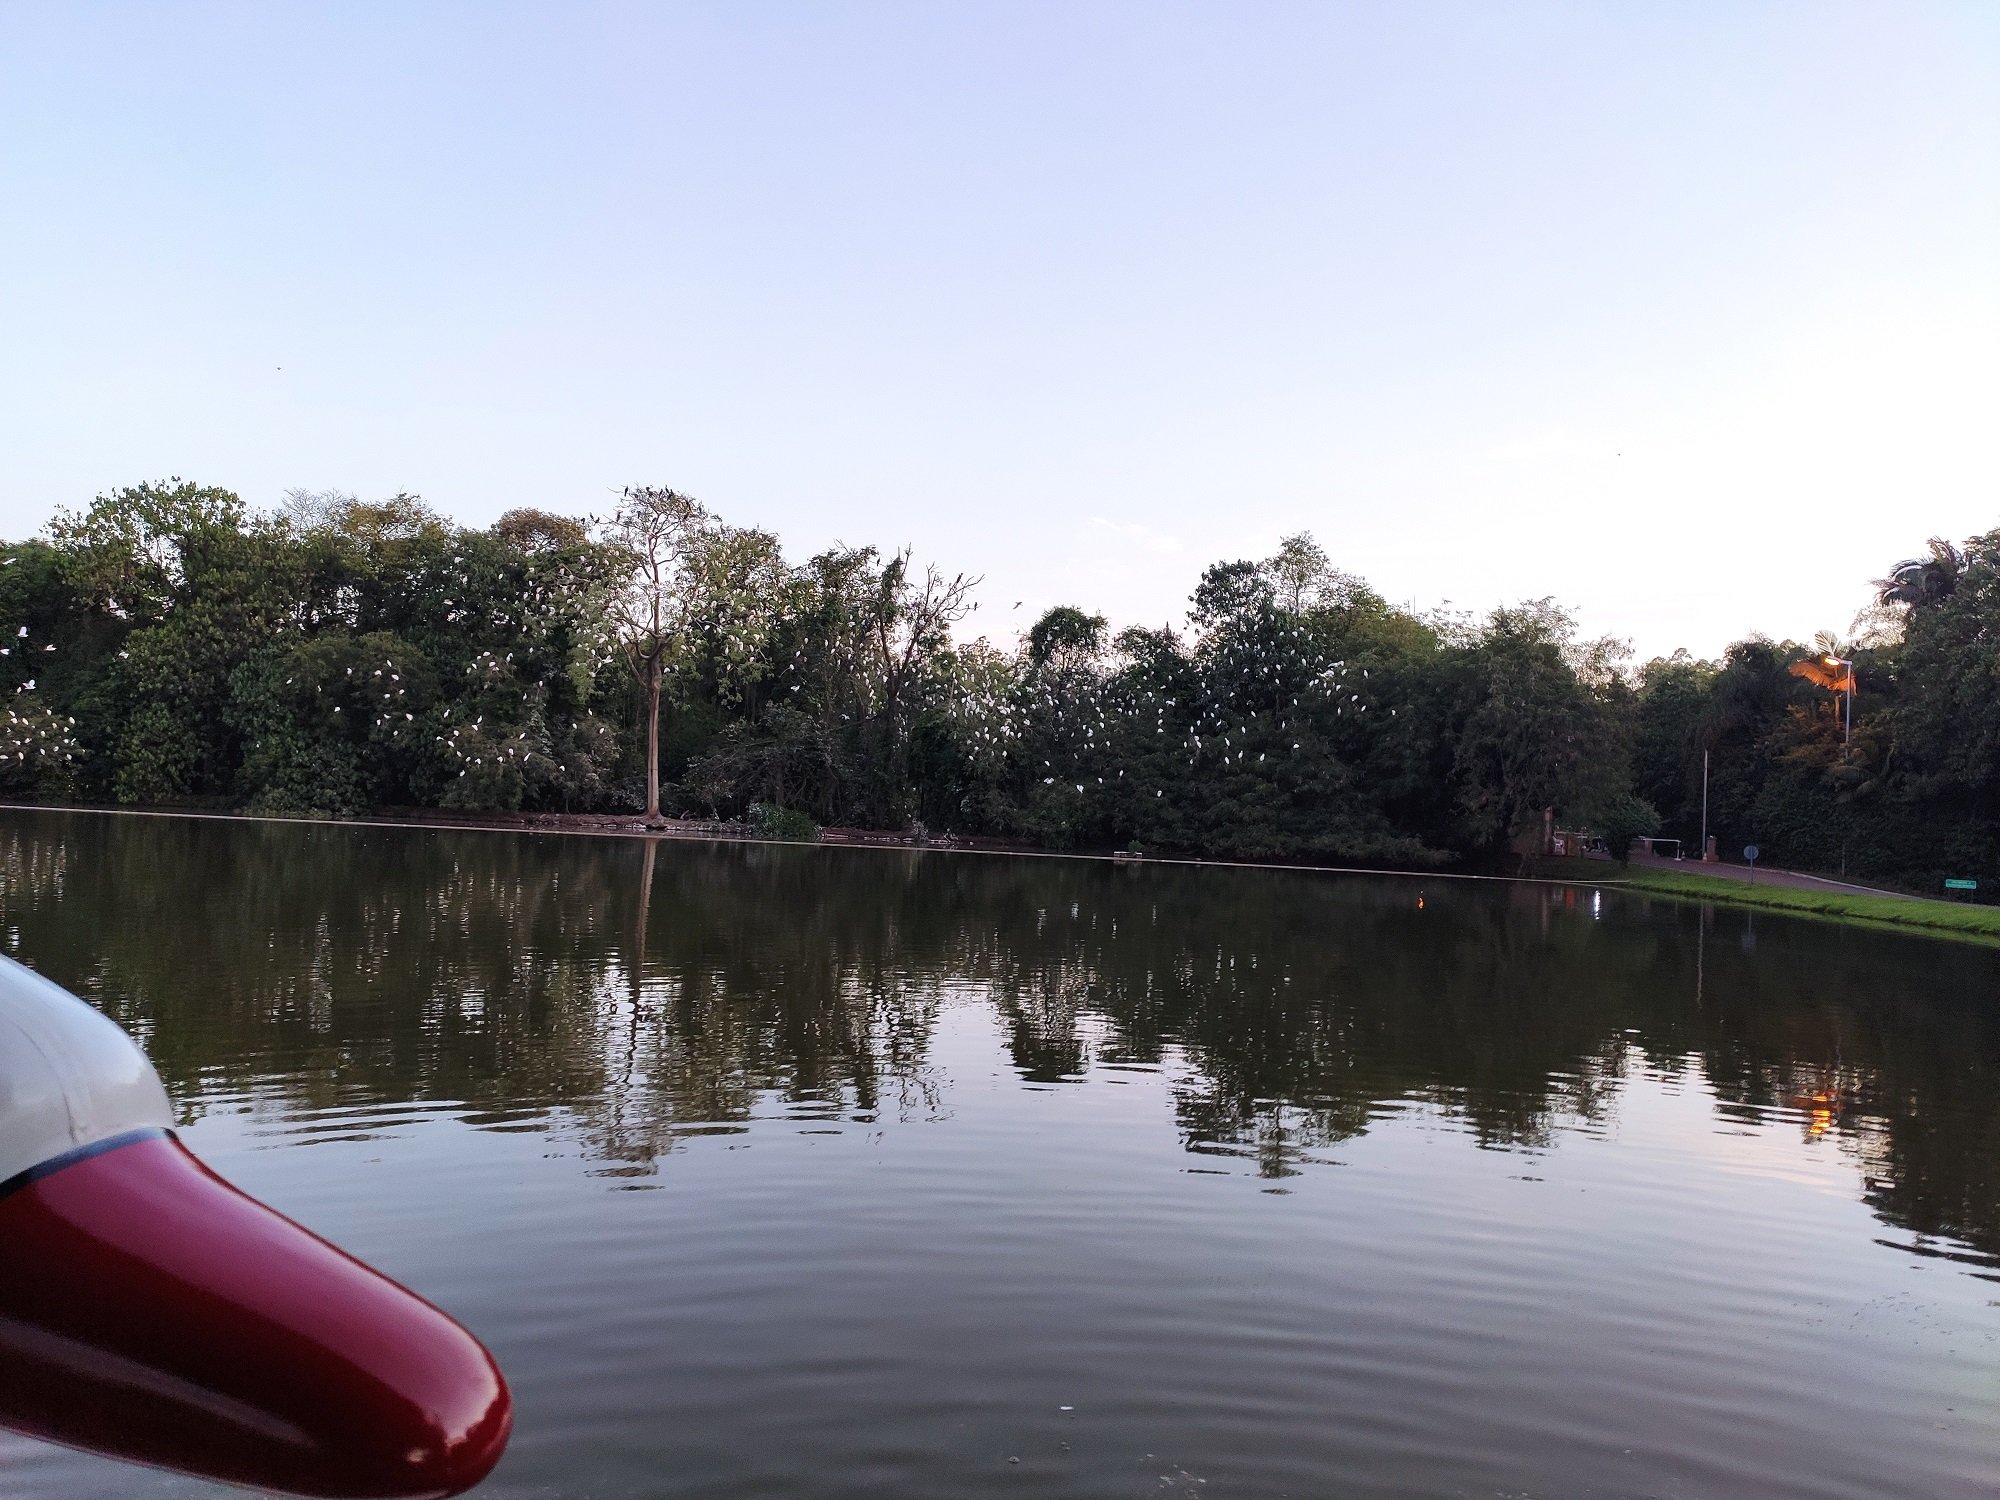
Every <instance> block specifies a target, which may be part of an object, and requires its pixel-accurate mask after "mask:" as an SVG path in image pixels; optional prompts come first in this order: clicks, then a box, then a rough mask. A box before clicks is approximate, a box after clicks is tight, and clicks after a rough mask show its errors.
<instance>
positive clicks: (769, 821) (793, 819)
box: [749, 802, 819, 844]
mask: <svg viewBox="0 0 2000 1500" xmlns="http://www.w3.org/2000/svg"><path fill="white" fill-rule="evenodd" d="M749 823H750V829H751V832H753V833H755V834H756V835H757V837H758V838H760V839H783V840H785V841H787V842H788V843H796V844H816V843H818V842H819V824H817V823H815V822H814V821H813V820H812V819H811V818H809V817H807V816H806V815H805V814H804V813H802V812H799V811H797V810H796V809H794V808H789V807H779V806H777V805H776V804H774V803H770V802H753V803H751V804H750V815H749Z"/></svg>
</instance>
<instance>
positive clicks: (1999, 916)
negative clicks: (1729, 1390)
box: [0, 802, 2000, 947]
mask: <svg viewBox="0 0 2000 1500" xmlns="http://www.w3.org/2000/svg"><path fill="white" fill-rule="evenodd" d="M0 811H5V812H33V813H78V814H86V815H89V816H94V817H114V818H183V819H197V820H201V821H207V822H217V823H288V824H295V825H300V826H304V827H326V828H396V829H405V830H410V831H417V832H424V831H429V832H449V833H517V834H518V833H527V834H540V835H545V836H559V837H565V836H566V837H573V838H575V837H581V838H615V839H636V840H643V839H653V840H672V841H675V842H684V843H716V844H772V845H784V846H787V847H791V848H801V849H812V848H827V849H874V850H881V851H887V852H898V853H905V854H980V855H1004V856H1010V857H1013V858H1017V859H1051V860H1080V861H1088V862H1094V863H1098V864H1118V865H1162V866H1172V867H1176V868H1193V869H1216V870H1268V871H1282V872H1287V873H1292V874H1309V875H1371V876H1393V877H1396V878H1398V879H1402V880H1435V881H1446V880H1449V881H1471V882H1486V883H1493V884H1509V885H1547V886H1565V887H1585V886H1591V887H1603V888H1608V889H1612V890H1620V891H1625V892H1628V893H1630V894H1633V895H1639V896H1645V897H1657V898H1659V899H1661V900H1668V901H1681V902H1690V903H1696V904H1703V905H1711V906H1725V907H1735V908H1739V909H1741V910H1746V911H1768V912H1774V913H1777V914H1779V915H1782V916H1792V917H1801V918H1805V919H1808V920H1812V921H1819V922H1834V923H1843V924H1846V925H1850V926H1856V927H1865V928H1870V929H1872V930H1874V931H1878V932H1900V933H1904V934H1908V935H1914V936H1919V937H1935V938H1945V939H1950V940H1954V941H1958V942H1970V943H1977V944H1982V945H1986V946H1995V947H2000V907H1991V906H1978V905H1974V904H1972V903H1969V902H1955V901H1942V900H1937V899H1934V898H1929V897H1923V896H1911V895H1906V894H1901V893H1895V892H1874V891H1869V890H1868V889H1867V888H1865V887H1863V888H1857V887H1844V888H1834V887H1835V883H1834V882H1831V881H1827V880H1825V879H1824V878H1823V877H1817V876H1798V878H1799V879H1800V880H1801V881H1813V882H1817V883H1816V884H1813V885H1787V884H1779V883H1777V882H1775V881H1774V882H1773V883H1772V884H1769V885H1762V884H1754V885H1753V884H1751V883H1750V882H1748V881H1746V880H1744V879H1741V878H1738V877H1732V876H1726V875H1719V874H1714V873H1710V872H1707V871H1699V872H1697V871H1683V870H1680V869H1675V868H1656V867H1654V866H1653V865H1651V864H1649V863H1647V862H1643V861H1638V860H1635V861H1633V862H1631V863H1630V864H1627V865H1624V866H1622V867H1621V866H1619V865H1617V864H1616V863H1613V862H1608V861H1607V862H1604V863H1603V873H1598V872H1597V870H1595V869H1579V868H1574V867H1575V866H1580V865H1586V864H1587V865H1597V864H1598V863H1599V862H1598V861H1584V860H1551V859H1538V860H1536V861H1534V863H1533V865H1532V867H1531V873H1528V874H1524V875H1484V874H1474V873H1470V872H1465V871H1447V870H1396V869H1384V868H1380V867H1375V866H1365V865H1322V864H1300V863H1278V862H1269V861H1261V860H1230V859H1197V858H1193V857H1189V856H1166V855H1157V856H1156V855H1145V856H1142V857H1138V858H1134V857H1132V856H1130V855H1120V854H1116V853H1111V852H1104V853H1097V852H1089V851H1071V850H1059V849H1035V848H1032V847H1028V846H1024V845H1013V844H1008V843H1006V842H1004V841H1002V840H998V839H930V840H922V841H919V840H917V839H915V838H912V837H910V836H909V835H905V834H887V833H874V832H871V831H868V830H864V829H830V830H827V831H826V833H825V834H823V835H822V837H820V838H818V839H813V840H806V839H772V838H762V837H759V836H758V835H755V834H752V833H749V832H746V831H744V830H742V829H740V828H738V827H737V826H735V825H733V824H724V823H715V822H708V821H695V820H692V819H665V820H663V821H662V822H661V823H659V824H647V823H645V822H644V821H643V820H641V819H639V818H637V817H635V816H633V815H631V814H610V813H508V814H489V815H486V816H484V817H482V816H479V815H464V816H459V815H452V816H446V815H442V814H440V815H436V816H413V815H405V816H394V817H392V816H386V815H385V816H378V817H367V818H326V817H305V816H292V815H288V814H282V813H248V812H225V811H216V810H209V809H200V808H143V807H93V806H71V805H67V804H61V803H44V802H0ZM1551 866H1556V867H1557V868H1555V869H1553V870H1552V869H1551ZM1769 873H1770V874H1771V875H1773V876H1783V875H1795V876H1796V875H1797V872H1793V871H1778V870H1773V871H1770V872H1769Z"/></svg>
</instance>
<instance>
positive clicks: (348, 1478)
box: [0, 1131, 513, 1500]
mask: <svg viewBox="0 0 2000 1500" xmlns="http://www.w3.org/2000/svg"><path fill="white" fill-rule="evenodd" d="M0 1192H4V1196H0V1425H4V1426H7V1427H11V1428H14V1429H16V1430H18V1431H21V1432H25V1433H29V1434H31V1435H33V1436H35V1437H40V1438H46V1439H48V1440H50V1441H52V1442H57V1443H65V1444H68V1445H70V1446H72V1447H77V1448H85V1449H89V1450H91V1451H93V1452H97V1453H103V1454H106V1455H109V1456H111V1457H114V1458H121V1459H128V1460H131V1461H134V1462H137V1463H143V1464H153V1465H158V1466H161V1467H164V1468H171V1469H175V1470H179V1471H181V1472H185V1473H191V1474H199V1475H204V1476H207V1477H210V1478H214V1479H219V1480H224V1481H227V1482H230V1483H235V1484H241V1485H248V1486H251V1487H254V1488H258V1489H263V1490H279V1491H283V1492H286V1493H289V1494H296V1495H320V1496H346V1497H355V1500H360V1497H376V1500H390V1497H408V1500H416V1497H431V1496H446V1495H455V1494H458V1493H459V1492H461V1491H463V1490H465V1489H468V1488H470V1487H471V1486H472V1485H474V1484H477V1483H478V1482H479V1481H480V1480H481V1479H483V1478H484V1477H485V1476H486V1474H487V1472H488V1471H489V1470H491V1469H492V1467H493V1465H494V1463H495V1462H497V1461H498V1459H499V1457H500V1452H501V1450H502V1449H503V1448H504V1447H505V1446H506V1443H507V1436H508V1432H509V1429H510V1428H511V1426H512V1421H513V1417H512V1404H511V1401H510V1398H509V1395H508V1391H507V1385H506V1382H505V1381H504V1380H503V1379H502V1378H501V1375H500V1371H499V1369H498V1367H497V1366H496V1365H495V1364H494V1362H493V1360H492V1357H491V1356H490V1355H488V1354H487V1352H486V1350H485V1349H484V1348H483V1347H482V1346H481V1345H480V1343H479V1341H478V1340H476V1339H475V1338H473V1337H472V1335H471V1334H469V1333H467V1332H466V1331H465V1330H464V1329H463V1328H461V1327H459V1325H458V1324H457V1323H455V1322H453V1321H452V1320H451V1319H450V1318H449V1317H447V1316H446V1315H445V1314H444V1313H442V1312H440V1311H438V1310H437V1309H436V1308H435V1307H432V1306H431V1305H430V1304H429V1303H427V1302H425V1301H423V1300H422V1299H421V1298H419V1297H417V1296H416V1295H415V1294H414V1293H411V1292H409V1291H406V1290H405V1289H404V1288H402V1287H400V1286H398V1285H397V1284H396V1283H394V1282H393V1281H390V1280H388V1279H387V1278H386V1277H384V1276H382V1275H380V1274H379V1273H377V1272H375V1271H372V1270H370V1269H369V1268H368V1267H367V1266H365V1265H363V1264H361V1262H359V1261H357V1260H355V1259H353V1258H352V1257H350V1256H348V1255H346V1254H344V1253H342V1252H341V1251H340V1250H338V1249H336V1248H334V1247H333V1246H332V1245H329V1244H328V1243H327V1242H326V1241H324V1240H322V1239H320V1238H319V1237H318V1236H316V1235H314V1234H312V1233H310V1232H309V1231H307V1230H305V1229H302V1228H300V1227H299V1226H298V1225H296V1224H294V1223H292V1221H291V1220H289V1219H287V1218H284V1217H283V1216H282V1215H280V1214H277V1213H275V1212H273V1211H272V1210H271V1209H268V1208H266V1207H264V1205H262V1204H261V1203H258V1202H257V1201H256V1200H254V1199H252V1198H249V1197H246V1196H245V1195H244V1194H242V1193H240V1192H238V1191H237V1190H236V1189H235V1188H233V1187H231V1186H230V1185H229V1184H228V1183H226V1182H224V1181H223V1180H222V1179H221V1178H220V1177H217V1176H216V1175H215V1174H214V1173H213V1172H211V1171H209V1170H208V1168H206V1167H204V1166H203V1165H202V1164H201V1163H200V1162H199V1161H197V1160H196V1159H195V1158H194V1157H193V1156H191V1155H190V1154H189V1153H188V1152H187V1150H186V1149H185V1148H184V1147H182V1146H181V1145H180V1143H179V1142H178V1141H176V1140H175V1139H174V1138H173V1137H172V1136H171V1135H170V1134H168V1133H166V1132H164V1131H147V1132H141V1133H139V1134H138V1135H137V1137H136V1138H124V1139H121V1140H118V1141H116V1142H110V1143H105V1145H104V1146H101V1147H99V1148H94V1149H92V1150H89V1151H86V1152H82V1153H78V1154H77V1155H76V1156H75V1157H73V1158H68V1159H64V1160H60V1161H58V1162H57V1163H54V1164H52V1165H51V1167H49V1168H44V1169H37V1170H36V1171H33V1172H29V1173H24V1174H22V1177H21V1178H18V1179H15V1181H14V1182H13V1183H12V1184H8V1185H0Z"/></svg>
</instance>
